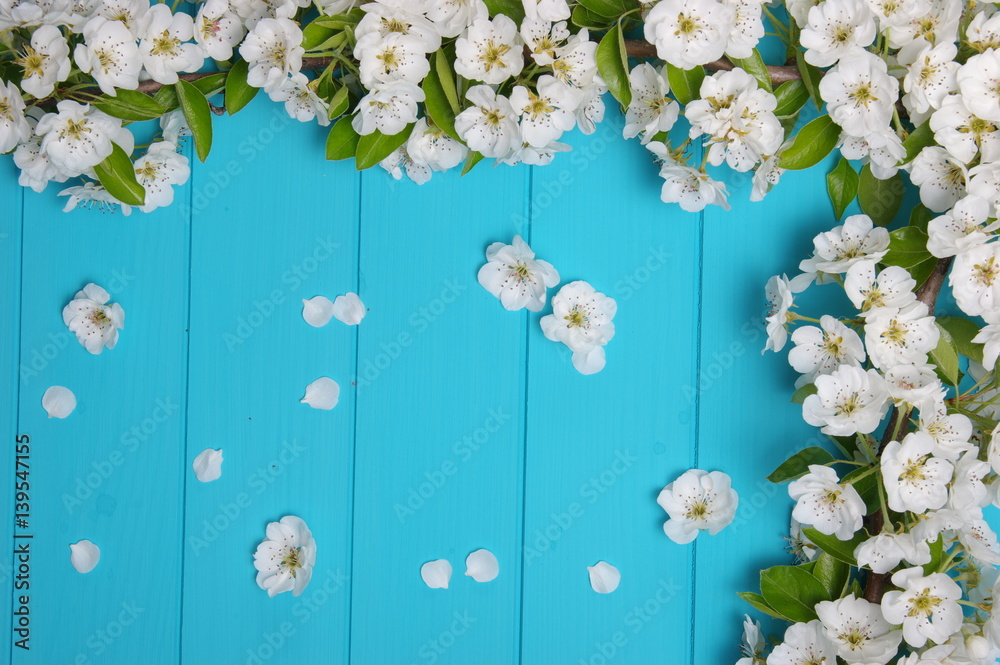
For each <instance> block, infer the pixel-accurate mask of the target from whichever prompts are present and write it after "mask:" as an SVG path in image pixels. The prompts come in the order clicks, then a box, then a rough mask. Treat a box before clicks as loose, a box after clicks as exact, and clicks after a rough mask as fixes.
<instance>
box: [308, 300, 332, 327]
mask: <svg viewBox="0 0 1000 665" xmlns="http://www.w3.org/2000/svg"><path fill="white" fill-rule="evenodd" d="M332 317H333V303H332V302H331V301H330V299H329V298H327V297H326V296H316V297H315V298H310V299H309V300H305V299H303V300H302V318H303V319H305V320H306V323H308V324H309V325H311V326H312V327H313V328H322V327H323V326H325V325H326V324H328V323H329V322H330V319H331V318H332Z"/></svg>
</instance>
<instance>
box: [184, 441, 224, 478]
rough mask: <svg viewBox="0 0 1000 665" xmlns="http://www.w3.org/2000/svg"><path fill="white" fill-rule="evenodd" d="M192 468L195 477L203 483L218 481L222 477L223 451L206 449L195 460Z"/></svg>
mask: <svg viewBox="0 0 1000 665" xmlns="http://www.w3.org/2000/svg"><path fill="white" fill-rule="evenodd" d="M191 467H192V468H193V469H194V475H195V477H196V478H197V479H198V480H200V481H201V482H203V483H210V482H212V481H213V480H218V479H219V477H220V476H221V475H222V449H221V448H220V449H219V450H213V449H212V448H206V449H205V450H203V451H201V453H200V454H199V455H198V456H197V457H195V458H194V462H193V463H192V464H191Z"/></svg>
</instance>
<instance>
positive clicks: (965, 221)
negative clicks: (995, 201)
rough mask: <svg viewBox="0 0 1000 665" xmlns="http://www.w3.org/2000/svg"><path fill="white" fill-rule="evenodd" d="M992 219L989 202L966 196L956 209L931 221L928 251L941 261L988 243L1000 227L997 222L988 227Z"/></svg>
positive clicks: (928, 227)
mask: <svg viewBox="0 0 1000 665" xmlns="http://www.w3.org/2000/svg"><path fill="white" fill-rule="evenodd" d="M989 217H990V204H989V202H988V201H986V200H985V199H983V198H981V197H979V196H975V195H970V196H966V197H965V198H963V199H962V200H961V201H959V202H958V203H956V204H955V207H954V208H952V209H951V210H949V211H948V212H946V213H945V214H943V215H941V216H940V217H935V218H934V219H932V220H930V222H928V224H927V235H928V240H927V251H929V252H930V253H931V254H933V255H934V256H936V257H938V258H939V259H940V258H945V257H949V256H955V255H956V254H960V253H962V252H967V251H969V250H970V249H972V248H974V247H979V246H980V245H984V244H986V242H987V241H988V240H990V239H992V237H993V233H992V232H993V231H996V230H997V229H998V228H1000V223H998V222H996V221H995V220H994V221H993V223H991V224H987V223H986V222H987V221H988V220H989Z"/></svg>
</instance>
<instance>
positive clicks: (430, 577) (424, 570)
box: [420, 559, 451, 589]
mask: <svg viewBox="0 0 1000 665" xmlns="http://www.w3.org/2000/svg"><path fill="white" fill-rule="evenodd" d="M420 578H421V579H422V580H423V581H424V584H426V585H427V586H429V587H430V588H431V589H447V588H448V582H449V581H450V580H451V564H450V563H448V560H447V559H438V560H437V561H428V562H427V563H425V564H424V565H422V566H420Z"/></svg>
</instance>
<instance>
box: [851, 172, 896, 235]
mask: <svg viewBox="0 0 1000 665" xmlns="http://www.w3.org/2000/svg"><path fill="white" fill-rule="evenodd" d="M905 191H906V185H905V184H903V175H902V174H901V173H896V175H894V176H892V177H891V178H889V179H888V180H879V179H878V178H876V177H875V176H874V175H873V174H872V168H871V165H870V164H865V166H864V168H862V169H861V182H860V183H858V203H859V204H861V212H863V213H865V214H866V215H868V216H869V217H871V218H872V221H873V222H874V223H875V225H876V226H887V225H888V224H889V223H890V222H891V221H892V220H893V219H894V218H895V217H896V213H897V212H899V206H900V205H901V204H902V203H903V194H904V192H905Z"/></svg>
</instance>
